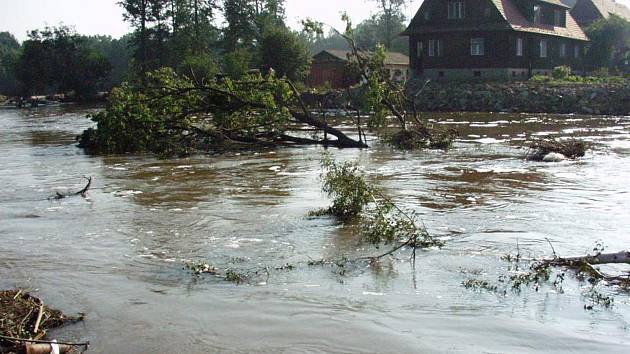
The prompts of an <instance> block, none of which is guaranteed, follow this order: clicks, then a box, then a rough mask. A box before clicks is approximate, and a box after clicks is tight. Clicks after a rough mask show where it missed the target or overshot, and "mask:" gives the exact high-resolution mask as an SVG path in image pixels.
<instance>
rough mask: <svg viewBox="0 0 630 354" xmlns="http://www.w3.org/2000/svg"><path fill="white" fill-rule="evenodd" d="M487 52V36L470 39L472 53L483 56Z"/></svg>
mask: <svg viewBox="0 0 630 354" xmlns="http://www.w3.org/2000/svg"><path fill="white" fill-rule="evenodd" d="M485 52H486V40H485V38H472V39H471V40H470V55H472V56H483V55H485Z"/></svg>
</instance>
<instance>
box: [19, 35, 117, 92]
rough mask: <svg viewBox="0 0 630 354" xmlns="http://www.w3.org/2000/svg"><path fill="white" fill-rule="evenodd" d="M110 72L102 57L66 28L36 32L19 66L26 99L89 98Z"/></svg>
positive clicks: (24, 45)
mask: <svg viewBox="0 0 630 354" xmlns="http://www.w3.org/2000/svg"><path fill="white" fill-rule="evenodd" d="M110 70H111V65H110V64H109V62H108V61H107V59H106V58H105V57H104V56H103V55H102V54H100V53H98V52H97V51H95V50H91V49H90V48H89V47H88V46H87V45H86V41H85V39H84V38H83V37H81V36H79V35H78V34H77V33H76V32H75V31H74V30H73V29H71V28H69V27H65V26H60V27H52V28H51V27H47V28H45V29H43V30H41V31H39V30H35V31H32V32H31V33H30V34H29V39H28V40H26V41H25V42H24V44H23V48H22V52H21V54H20V56H19V58H18V60H17V63H16V76H17V78H18V80H19V81H20V82H21V84H22V87H23V92H22V93H23V94H25V95H31V94H45V93H57V92H64V93H68V92H71V91H74V92H75V94H76V95H77V96H78V97H79V98H89V97H91V96H92V95H93V94H94V93H95V91H96V90H97V89H98V88H99V85H100V84H101V83H102V80H103V79H104V78H105V77H107V75H108V74H109V71H110Z"/></svg>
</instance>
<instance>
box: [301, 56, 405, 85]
mask: <svg viewBox="0 0 630 354" xmlns="http://www.w3.org/2000/svg"><path fill="white" fill-rule="evenodd" d="M350 56H351V52H350V51H347V50H334V49H328V50H323V51H321V52H319V53H318V54H316V55H315V56H313V62H312V64H311V72H310V74H309V76H308V77H307V79H306V85H308V86H309V87H322V86H328V85H329V86H330V87H332V88H345V87H349V86H352V85H354V84H356V83H358V82H359V81H360V80H359V78H357V77H352V75H351V74H350V73H349V72H348V70H347V65H348V58H349V57H350ZM385 69H387V70H388V71H389V75H390V78H392V79H393V80H395V81H399V82H405V81H407V79H408V78H409V57H408V56H406V55H404V54H402V53H394V52H390V53H386V56H385Z"/></svg>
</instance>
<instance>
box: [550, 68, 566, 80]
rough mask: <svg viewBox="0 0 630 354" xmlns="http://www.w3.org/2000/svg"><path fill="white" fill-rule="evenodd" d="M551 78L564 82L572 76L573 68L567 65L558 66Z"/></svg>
mask: <svg viewBox="0 0 630 354" xmlns="http://www.w3.org/2000/svg"><path fill="white" fill-rule="evenodd" d="M551 76H553V78H554V79H556V80H564V79H566V78H567V77H569V76H571V67H570V66H566V65H562V66H556V67H555V68H553V73H552V74H551Z"/></svg>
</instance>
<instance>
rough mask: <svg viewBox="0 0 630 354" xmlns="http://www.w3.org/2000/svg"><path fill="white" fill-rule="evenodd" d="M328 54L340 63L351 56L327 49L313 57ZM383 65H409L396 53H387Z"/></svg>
mask: <svg viewBox="0 0 630 354" xmlns="http://www.w3.org/2000/svg"><path fill="white" fill-rule="evenodd" d="M325 54H328V55H329V56H332V57H334V58H335V59H338V60H341V61H347V60H348V57H349V56H350V55H351V54H352V52H351V51H349V50H337V49H327V50H322V51H321V52H319V53H318V54H316V55H315V57H319V56H321V55H325ZM385 64H386V65H409V57H408V56H406V55H404V54H402V53H397V52H387V53H385Z"/></svg>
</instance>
